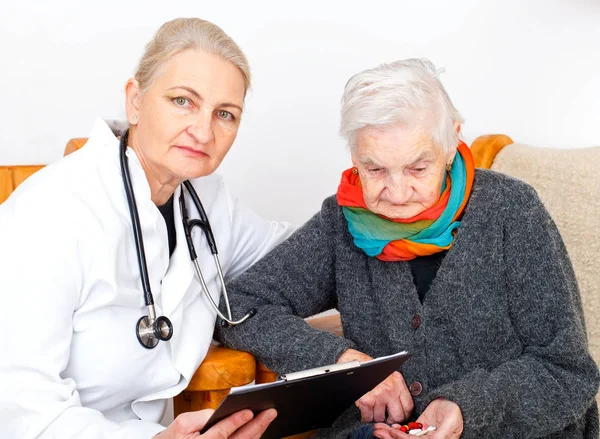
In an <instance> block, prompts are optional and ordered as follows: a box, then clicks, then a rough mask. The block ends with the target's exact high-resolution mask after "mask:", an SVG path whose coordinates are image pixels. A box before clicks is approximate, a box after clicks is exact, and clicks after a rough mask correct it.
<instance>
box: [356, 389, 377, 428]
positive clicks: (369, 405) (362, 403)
mask: <svg viewBox="0 0 600 439" xmlns="http://www.w3.org/2000/svg"><path fill="white" fill-rule="evenodd" d="M375 402H376V396H375V395H374V394H373V393H372V392H369V393H367V394H365V395H364V396H363V397H362V398H360V399H359V400H358V401H356V407H358V409H359V410H360V419H361V421H362V422H373V408H374V407H375ZM380 421H383V419H380Z"/></svg>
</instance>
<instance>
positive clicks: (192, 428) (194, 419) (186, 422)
mask: <svg viewBox="0 0 600 439" xmlns="http://www.w3.org/2000/svg"><path fill="white" fill-rule="evenodd" d="M214 412H215V411H214V410H211V409H206V410H199V411H195V412H186V413H182V414H180V415H179V416H177V417H176V418H175V419H174V420H173V424H172V428H173V430H174V431H175V432H176V433H178V434H191V433H194V432H197V431H200V430H202V428H203V427H204V426H205V425H206V423H207V422H208V420H209V419H210V417H211V416H212V414H213V413H214Z"/></svg>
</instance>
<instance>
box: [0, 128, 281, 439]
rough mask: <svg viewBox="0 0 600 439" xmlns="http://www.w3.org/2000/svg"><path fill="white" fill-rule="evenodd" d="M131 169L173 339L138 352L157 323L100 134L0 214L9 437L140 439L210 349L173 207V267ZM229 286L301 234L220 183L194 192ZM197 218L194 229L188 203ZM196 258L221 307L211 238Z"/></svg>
mask: <svg viewBox="0 0 600 439" xmlns="http://www.w3.org/2000/svg"><path fill="white" fill-rule="evenodd" d="M127 154H128V157H129V168H130V172H131V178H132V181H133V187H134V191H135V195H136V199H137V207H138V211H139V216H140V219H141V227H142V233H143V236H144V245H145V250H146V260H147V264H148V272H149V277H150V283H151V287H152V292H153V294H154V300H155V305H156V311H157V315H165V316H167V317H169V318H170V319H171V321H172V323H173V327H174V333H173V338H172V339H171V340H170V341H169V342H160V343H159V344H158V346H157V347H156V348H155V349H152V350H148V349H145V348H143V347H142V346H141V345H140V344H139V343H138V341H137V338H136V335H135V327H136V322H137V320H138V319H139V318H140V317H141V316H143V315H146V313H147V308H146V307H145V304H144V300H143V294H142V289H141V284H140V276H139V270H138V265H137V264H138V262H137V257H136V251H135V244H134V240H133V234H132V228H131V219H130V215H129V210H128V207H127V200H126V197H125V192H124V189H123V183H122V179H121V170H120V165H119V142H118V140H117V139H116V138H115V136H114V135H113V134H112V132H111V131H110V129H109V127H108V126H107V125H106V124H105V123H104V122H103V121H97V122H96V124H95V126H94V129H93V132H92V134H91V136H90V139H89V141H88V143H87V144H86V146H85V147H84V148H82V149H81V150H80V151H77V152H75V153H73V154H71V155H69V156H68V157H65V158H64V159H62V160H60V161H58V162H57V163H55V164H52V165H50V166H48V167H46V168H44V169H43V170H41V171H39V172H38V173H37V174H35V175H33V176H32V177H30V178H29V179H28V180H27V181H25V182H24V183H23V184H22V185H21V186H20V187H19V188H18V189H17V190H16V191H15V193H14V194H13V195H12V196H11V197H10V198H9V199H8V200H7V201H6V202H5V203H4V204H2V205H0V327H1V328H2V329H1V332H2V335H1V336H0V437H1V438H44V439H45V438H61V439H66V438H79V439H88V438H90V439H91V438H114V439H116V438H128V439H135V438H144V439H148V438H150V437H152V436H153V435H154V434H156V433H158V432H159V431H161V430H162V429H163V427H162V426H160V425H159V424H158V422H159V420H160V419H161V417H162V415H163V413H164V410H165V406H166V400H165V398H170V397H173V396H175V395H177V394H178V393H179V392H181V391H182V390H183V389H184V388H185V387H186V385H187V384H188V382H189V380H190V378H191V377H192V375H193V374H194V372H195V370H196V368H197V367H198V365H199V364H200V363H201V361H202V360H203V358H204V356H205V354H206V351H207V349H208V347H209V345H210V342H211V339H212V333H213V328H214V324H215V318H216V317H215V312H214V311H213V309H212V308H211V307H210V305H209V304H208V300H207V299H206V297H205V296H204V295H203V293H202V292H201V287H200V284H199V282H198V281H197V279H196V277H195V273H194V269H193V266H192V263H191V261H190V258H189V254H188V249H187V246H186V244H185V237H184V235H183V227H182V225H181V215H180V212H179V207H178V203H177V200H178V196H179V190H177V191H176V193H175V209H174V210H175V226H176V229H177V247H176V249H175V252H174V253H173V255H172V256H171V258H170V259H169V254H168V242H167V230H166V225H165V222H164V219H163V217H162V215H161V214H160V212H159V210H158V209H157V208H156V206H155V205H154V204H153V203H152V201H151V199H150V189H149V186H148V183H147V180H146V178H145V175H144V172H143V170H142V168H141V166H140V163H139V161H138V159H137V156H136V154H135V153H134V151H133V150H132V149H128V152H127ZM193 185H194V187H195V189H196V191H197V192H198V194H199V196H200V198H201V200H202V202H203V204H204V207H205V209H206V212H207V214H208V217H209V220H210V222H211V224H212V228H213V233H214V235H215V239H216V242H217V246H218V249H219V255H220V260H221V264H222V266H223V271H224V273H225V275H226V279H227V278H232V277H234V276H236V275H237V274H239V273H241V272H242V271H244V270H245V269H247V268H248V267H250V266H251V265H252V264H253V263H254V262H256V261H257V260H259V259H260V258H262V257H263V256H264V255H265V254H266V253H267V252H268V251H269V250H270V249H272V248H273V247H274V246H275V245H277V244H278V243H280V242H281V241H282V240H284V239H285V238H286V237H287V236H289V234H290V233H291V232H292V230H291V227H289V226H288V225H286V224H281V223H275V222H269V221H265V220H263V219H261V218H260V217H258V216H257V215H256V214H254V213H253V212H252V211H250V210H248V209H246V208H244V207H242V206H241V205H240V204H239V203H238V202H236V201H235V199H234V198H232V196H231V195H230V193H229V192H228V191H227V189H226V187H225V185H224V184H223V181H222V179H221V178H220V177H218V176H216V175H212V176H208V177H203V178H199V179H196V180H194V181H193ZM187 206H188V210H189V211H190V215H191V216H192V217H194V218H197V212H196V209H195V208H194V207H193V202H192V200H191V199H189V197H187ZM194 237H195V245H196V249H197V252H198V257H199V260H200V265H201V268H202V271H203V274H204V276H205V279H206V281H207V283H208V286H209V289H210V291H211V294H212V296H213V297H214V299H215V300H216V301H217V302H218V300H219V295H220V288H219V285H220V284H219V283H218V278H217V275H216V268H215V266H214V262H213V259H212V256H211V254H210V251H209V249H208V247H207V245H206V240H205V237H204V235H203V234H202V233H199V229H196V232H195V233H194Z"/></svg>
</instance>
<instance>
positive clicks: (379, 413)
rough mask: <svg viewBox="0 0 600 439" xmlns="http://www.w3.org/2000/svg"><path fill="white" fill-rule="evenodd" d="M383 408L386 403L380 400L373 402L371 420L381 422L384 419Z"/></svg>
mask: <svg viewBox="0 0 600 439" xmlns="http://www.w3.org/2000/svg"><path fill="white" fill-rule="evenodd" d="M385 409H386V405H385V404H384V403H382V402H378V403H377V404H375V407H374V408H373V421H372V422H383V421H385Z"/></svg>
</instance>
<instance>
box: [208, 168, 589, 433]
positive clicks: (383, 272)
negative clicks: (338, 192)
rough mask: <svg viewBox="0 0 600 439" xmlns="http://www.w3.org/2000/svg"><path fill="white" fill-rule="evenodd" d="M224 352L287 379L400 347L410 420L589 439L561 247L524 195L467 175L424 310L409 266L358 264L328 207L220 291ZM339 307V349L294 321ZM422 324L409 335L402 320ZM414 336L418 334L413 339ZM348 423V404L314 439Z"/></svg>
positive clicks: (578, 317) (353, 415)
mask: <svg viewBox="0 0 600 439" xmlns="http://www.w3.org/2000/svg"><path fill="white" fill-rule="evenodd" d="M229 295H230V299H231V305H232V310H233V311H234V314H235V317H236V318H240V317H241V316H242V314H243V313H245V312H246V311H247V310H249V309H250V308H256V309H257V310H258V312H257V314H256V315H255V316H254V317H252V318H251V319H250V320H249V321H248V322H246V323H244V324H242V325H240V326H237V327H234V328H229V329H221V328H218V329H217V338H218V339H219V340H220V341H221V342H223V343H224V344H226V345H227V346H230V347H233V348H236V349H242V350H246V351H250V352H252V353H253V354H255V355H256V356H257V357H258V359H259V360H260V361H262V362H263V363H265V364H266V365H267V366H268V367H270V368H271V369H273V370H275V371H277V372H279V373H286V372H290V371H296V370H302V369H306V368H310V367H315V366H319V365H325V364H332V363H335V361H336V360H337V358H338V357H339V355H340V354H341V353H342V352H343V351H344V350H345V349H347V348H349V347H353V348H356V349H358V350H360V351H362V352H365V353H367V354H369V355H371V356H373V357H378V356H381V355H388V354H391V353H395V352H398V351H401V350H408V351H410V352H411V353H412V354H413V355H414V356H413V357H412V358H411V359H410V360H409V361H408V362H407V363H406V364H405V365H404V367H403V368H402V370H401V372H402V373H403V375H404V379H405V381H406V383H407V385H409V386H410V384H411V383H415V382H418V383H420V384H421V385H422V389H423V390H422V392H421V393H420V395H419V396H416V397H414V402H415V414H416V415H418V414H420V413H421V412H422V411H423V410H424V409H425V407H426V406H427V404H428V403H429V402H430V401H431V400H432V399H434V398H437V397H443V398H446V399H449V400H452V401H455V402H456V403H457V404H458V405H459V406H460V409H461V411H462V414H463V418H464V433H463V436H462V437H463V438H465V439H469V438H486V439H494V438H503V439H505V438H534V437H535V438H561V439H568V438H593V439H596V438H597V437H598V409H597V407H596V403H595V401H594V395H595V393H596V391H597V389H598V382H599V379H600V378H599V372H598V367H597V366H596V364H595V363H594V361H593V360H592V358H591V357H590V354H589V352H588V349H587V343H586V336H585V330H584V321H583V314H582V309H581V301H580V296H579V292H578V288H577V283H576V281H575V277H574V274H573V269H572V266H571V263H570V261H569V258H568V256H567V253H566V250H565V247H564V245H563V242H562V240H561V237H560V235H559V233H558V231H557V229H556V226H555V225H554V223H553V221H552V220H551V219H550V217H549V215H548V213H547V211H546V209H545V208H544V207H543V205H542V204H541V202H540V200H539V198H538V196H537V194H536V193H535V191H534V190H533V189H532V188H531V187H530V186H528V185H526V184H525V183H523V182H521V181H518V180H515V179H512V178H510V177H507V176H504V175H502V174H498V173H495V172H492V171H483V170H477V171H476V173H475V182H474V186H473V192H472V194H471V198H470V200H469V202H468V204H467V207H466V210H465V212H464V216H463V219H462V224H461V225H460V227H459V229H458V234H457V236H456V239H455V241H454V245H453V246H452V248H451V249H450V250H449V252H448V254H447V255H446V257H445V258H444V260H443V262H442V264H441V266H440V268H439V270H438V272H437V276H436V278H435V279H434V281H433V283H432V285H431V288H430V290H429V291H428V293H427V295H426V297H425V300H424V302H423V304H421V303H420V302H419V298H418V294H417V290H416V287H415V284H414V282H413V278H412V274H411V270H410V266H409V264H408V263H405V262H382V261H379V260H378V259H375V258H371V257H368V256H366V255H365V254H364V253H363V251H362V250H360V249H359V248H357V247H356V246H355V245H354V244H353V242H352V237H351V235H350V234H349V232H348V226H347V222H346V220H345V218H344V216H343V214H342V210H341V208H340V207H339V206H338V205H337V202H336V200H335V198H334V197H330V198H327V199H326V200H325V201H324V203H323V206H322V209H321V211H320V212H319V213H317V214H316V215H315V216H314V217H313V218H312V219H311V220H310V221H308V222H307V223H306V224H305V225H304V226H303V227H302V228H300V229H299V230H298V231H297V232H296V233H295V234H294V235H292V236H291V237H290V238H289V239H288V240H287V241H285V242H284V243H282V244H281V245H280V246H279V247H277V248H276V249H274V250H273V251H272V252H271V253H270V254H269V255H267V256H266V257H265V258H264V259H263V260H261V261H260V262H258V263H257V264H256V265H255V266H254V267H252V268H251V269H250V270H248V271H247V272H246V273H244V274H243V275H241V276H239V277H238V278H237V279H236V280H234V281H233V282H232V283H231V284H230V285H229ZM330 308H337V309H338V310H339V312H340V314H341V318H342V324H343V328H344V335H345V338H340V337H336V336H335V335H333V334H330V333H327V332H321V331H316V330H314V329H312V328H311V327H310V326H308V325H307V324H306V323H305V322H304V321H303V320H302V318H303V317H308V316H311V315H314V314H316V313H319V312H321V311H324V310H327V309H330ZM417 315H418V316H419V317H420V325H416V324H413V318H414V316H417ZM415 326H416V328H415ZM358 425H360V415H359V412H358V409H356V408H354V407H350V408H349V409H348V411H347V412H346V413H345V414H344V415H343V416H342V418H340V419H339V420H338V422H336V424H335V426H334V428H332V429H328V430H322V431H321V432H320V436H322V437H347V435H348V433H349V432H350V431H351V430H352V429H353V428H354V427H356V426H358Z"/></svg>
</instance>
